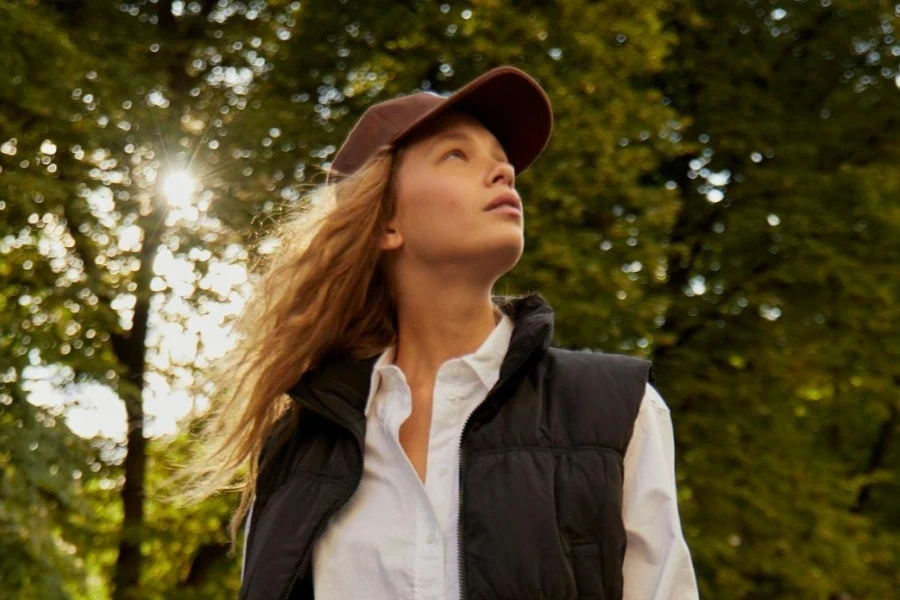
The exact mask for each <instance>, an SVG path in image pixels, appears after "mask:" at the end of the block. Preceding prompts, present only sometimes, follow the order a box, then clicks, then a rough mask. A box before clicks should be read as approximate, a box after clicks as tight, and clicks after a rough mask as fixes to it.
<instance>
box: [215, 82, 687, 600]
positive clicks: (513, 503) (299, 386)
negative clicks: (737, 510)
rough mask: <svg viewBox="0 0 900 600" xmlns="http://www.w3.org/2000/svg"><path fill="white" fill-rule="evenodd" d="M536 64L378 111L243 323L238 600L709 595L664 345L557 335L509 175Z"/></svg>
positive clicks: (538, 100)
mask: <svg viewBox="0 0 900 600" xmlns="http://www.w3.org/2000/svg"><path fill="white" fill-rule="evenodd" d="M551 128H552V112H551V108H550V103H549V100H548V99H547V96H546V94H545V93H544V91H543V90H542V89H541V88H540V86H539V85H538V84H537V83H536V82H535V81H534V80H532V79H531V78H530V77H528V76H527V75H526V74H525V73H523V72H521V71H519V70H517V69H514V68H511V67H500V68H497V69H493V70H491V71H489V72H487V73H485V74H484V75H482V76H481V77H479V78H477V79H475V80H473V81H472V82H470V83H469V84H467V85H466V86H464V87H463V88H461V89H460V90H458V91H457V92H456V93H455V94H453V95H451V96H449V97H441V96H438V95H436V94H430V93H420V94H413V95H409V96H403V97H400V98H395V99H392V100H388V101H385V102H382V103H380V104H377V105H375V106H373V107H371V108H370V109H369V110H368V111H367V112H366V113H365V114H364V115H363V116H362V118H361V119H360V120H359V122H358V123H357V124H356V126H355V127H354V129H353V131H352V132H351V133H350V135H349V136H348V138H347V139H346V141H345V142H344V144H343V145H342V147H341V149H340V150H339V151H338V154H337V155H336V156H335V159H334V161H333V163H332V175H333V179H332V180H331V181H329V182H328V184H327V185H326V186H325V188H324V190H321V191H322V192H323V193H324V194H327V195H325V196H323V197H322V198H321V199H319V200H318V201H315V202H312V203H311V205H310V206H311V207H312V208H313V209H312V210H310V211H307V212H305V213H303V214H301V215H300V216H299V217H298V218H297V219H295V220H294V221H292V222H289V223H288V224H286V225H285V226H284V227H283V229H282V231H281V232H279V236H278V239H279V240H280V241H281V244H282V247H281V249H280V250H279V251H278V252H277V253H276V255H275V258H274V261H273V264H271V265H270V266H269V267H268V269H267V270H266V272H265V274H264V276H263V278H262V279H261V283H260V285H259V288H258V291H257V293H256V294H255V295H254V296H253V297H252V299H251V301H250V304H249V305H248V308H247V311H246V313H245V314H243V315H242V316H241V318H240V320H239V322H238V330H239V333H241V334H242V336H243V337H242V341H241V342H240V343H239V345H238V346H237V347H236V348H235V350H234V351H232V352H231V354H230V355H229V359H228V360H226V361H224V362H223V364H222V368H221V369H220V372H219V374H218V382H219V384H220V388H221V389H223V390H225V391H224V392H222V394H223V396H224V399H223V401H222V403H221V408H220V409H219V411H218V413H217V415H216V417H215V418H214V419H213V421H212V425H211V427H210V430H211V431H212V432H213V433H214V434H215V435H216V436H217V437H216V440H217V443H214V444H212V445H211V446H210V448H211V449H212V450H211V451H210V452H209V453H208V454H207V455H206V456H205V457H204V458H202V459H201V463H200V464H202V465H203V470H204V471H205V478H201V484H202V485H201V488H200V490H201V492H202V491H203V490H206V491H209V490H210V489H213V488H215V487H217V486H219V485H221V484H222V483H224V482H228V481H230V480H231V479H232V478H233V476H234V475H235V474H236V473H237V472H238V471H239V469H240V467H241V465H245V464H249V465H250V467H251V468H250V472H249V475H248V476H247V477H246V478H245V480H243V481H242V482H241V483H240V484H239V485H240V486H241V488H242V489H243V498H242V502H241V506H240V508H239V509H238V511H237V514H236V515H235V519H234V521H233V523H232V534H233V535H234V533H235V531H236V529H237V527H238V524H239V523H240V522H241V521H242V520H243V518H244V517H245V513H246V512H247V510H248V508H251V506H252V509H251V510H250V511H249V513H250V514H249V517H248V518H247V520H246V523H247V527H246V530H245V536H246V538H245V548H244V563H243V572H242V588H241V598H246V599H252V600H263V599H267V600H268V599H273V600H274V599H278V598H312V597H315V598H317V599H319V600H321V599H337V598H385V599H387V598H391V599H393V598H404V599H405V598H409V599H413V598H435V599H437V598H440V599H449V598H469V599H481V598H485V599H487V598H492V599H494V598H516V599H524V598H603V599H606V600H613V599H620V598H626V599H628V600H637V599H657V600H662V599H663V598H665V599H677V600H686V599H690V598H696V597H697V590H696V583H695V578H694V573H693V567H692V565H691V560H690V554H689V551H688V549H687V546H686V544H685V542H684V539H683V536H682V533H681V527H680V523H679V515H678V507H677V502H676V496H675V478H674V467H673V440H672V430H671V420H670V416H669V412H668V409H667V408H666V405H665V403H664V402H663V400H662V398H661V397H660V396H659V394H658V393H657V392H656V390H655V389H654V388H653V386H652V385H651V384H652V382H653V375H652V370H651V365H650V363H649V362H648V361H645V360H642V359H638V358H634V357H629V356H624V355H617V354H593V353H590V352H572V351H566V350H562V349H558V348H552V347H550V341H551V338H552V332H553V311H552V309H551V308H550V307H549V306H548V305H547V303H546V302H545V301H544V300H543V298H542V297H541V296H540V295H538V294H535V293H532V294H527V295H524V296H517V297H501V296H494V295H492V289H493V286H494V284H495V282H496V281H497V280H498V279H499V278H500V277H501V276H502V275H503V274H504V273H506V272H508V271H509V270H510V269H512V268H513V266H514V265H515V264H516V263H517V262H518V260H519V258H520V257H521V255H522V251H523V244H524V222H523V212H522V202H521V199H520V198H519V195H518V193H517V191H516V187H515V177H516V175H517V174H518V173H521V172H522V171H523V170H525V168H527V167H528V166H529V165H530V164H531V163H532V161H534V160H535V159H536V158H537V156H538V155H539V154H540V153H541V152H542V151H543V148H544V147H545V145H546V143H547V141H548V140H549V137H550V132H551Z"/></svg>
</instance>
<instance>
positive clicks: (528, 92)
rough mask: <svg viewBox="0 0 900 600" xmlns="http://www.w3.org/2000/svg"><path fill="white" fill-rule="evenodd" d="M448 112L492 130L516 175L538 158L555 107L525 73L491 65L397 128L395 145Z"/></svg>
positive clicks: (550, 124)
mask: <svg viewBox="0 0 900 600" xmlns="http://www.w3.org/2000/svg"><path fill="white" fill-rule="evenodd" d="M450 110H461V111H463V112H466V113H468V114H471V115H472V116H473V117H475V118H476V119H478V120H479V121H480V122H481V123H482V124H483V125H484V126H485V127H486V128H487V129H488V130H489V131H490V132H491V133H493V134H494V136H495V137H496V138H497V140H498V141H499V142H500V144H501V145H502V146H503V149H504V151H505V152H506V155H507V158H509V162H510V163H511V164H512V165H513V167H515V169H516V173H521V172H522V171H524V170H525V169H527V168H528V166H529V165H531V163H533V162H534V161H535V159H537V157H538V156H540V154H541V152H543V151H544V148H545V147H546V146H547V143H548V142H549V141H550V134H551V132H552V131H553V109H552V107H551V105H550V99H549V98H548V97H547V94H546V93H545V92H544V90H543V89H541V86H540V85H538V83H537V82H536V81H535V80H534V79H532V78H531V77H529V76H528V75H527V74H526V73H524V72H523V71H520V70H519V69H516V68H515V67H509V66H505V67H497V68H495V69H491V70H490V71H488V72H486V73H484V74H483V75H481V76H480V77H477V78H475V79H473V80H472V81H470V82H469V83H468V84H466V85H465V86H463V87H461V88H460V89H459V90H457V91H456V92H455V93H453V94H452V95H450V96H448V97H447V100H446V101H445V102H443V103H441V104H439V105H437V106H436V107H434V108H433V109H432V110H430V111H428V112H426V113H425V114H423V115H422V116H421V117H419V119H417V120H416V121H415V122H414V123H412V124H411V125H410V126H409V127H407V128H406V129H405V130H404V131H402V132H399V133H398V134H397V135H396V136H395V137H394V139H393V140H392V143H394V144H399V143H402V142H403V141H404V140H406V139H407V138H409V137H410V136H412V135H414V134H415V133H416V132H419V131H421V130H422V129H424V128H426V127H427V126H428V125H430V124H432V123H434V122H435V121H436V120H437V119H438V118H439V117H440V116H441V115H443V114H445V113H447V112H448V111H450Z"/></svg>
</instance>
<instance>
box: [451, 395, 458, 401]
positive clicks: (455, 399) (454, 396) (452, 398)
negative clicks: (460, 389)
mask: <svg viewBox="0 0 900 600" xmlns="http://www.w3.org/2000/svg"><path fill="white" fill-rule="evenodd" d="M457 400H459V396H457V395H456V394H453V395H451V396H450V401H451V402H456V401H457Z"/></svg>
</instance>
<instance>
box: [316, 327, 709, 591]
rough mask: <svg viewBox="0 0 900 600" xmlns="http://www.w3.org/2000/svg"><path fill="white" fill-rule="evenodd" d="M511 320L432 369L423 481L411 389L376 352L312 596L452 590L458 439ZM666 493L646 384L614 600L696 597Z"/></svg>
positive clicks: (667, 470)
mask: <svg viewBox="0 0 900 600" xmlns="http://www.w3.org/2000/svg"><path fill="white" fill-rule="evenodd" d="M512 329H513V323H512V320H511V319H510V318H509V317H508V316H507V315H505V314H503V315H502V317H501V320H500V322H499V323H498V325H497V326H496V327H495V329H494V330H493V332H492V333H491V334H490V335H489V336H488V337H487V339H486V340H485V341H484V342H483V343H482V345H481V347H479V348H478V350H476V351H475V352H473V353H472V354H468V355H466V356H463V357H459V358H452V359H450V360H448V361H446V362H445V363H444V364H443V365H441V368H440V369H439V370H438V372H437V377H436V381H435V387H434V394H433V408H432V423H431V431H430V435H429V439H428V454H427V465H426V476H425V483H424V484H423V483H422V481H421V480H420V479H419V476H418V475H417V474H416V471H415V469H414V468H413V466H412V463H411V462H410V461H409V458H408V457H407V455H406V453H405V452H404V450H403V447H402V446H401V445H400V436H399V430H400V425H401V424H402V423H403V422H404V421H405V420H406V419H407V418H408V417H409V416H410V414H411V412H412V394H411V391H410V388H409V385H408V384H407V382H406V378H405V376H404V374H403V371H401V370H400V368H399V367H397V366H396V365H395V364H393V360H394V356H395V351H396V347H395V346H392V347H390V348H388V349H387V350H385V352H383V353H382V354H381V356H380V357H379V358H378V360H377V362H376V363H375V366H374V368H373V371H372V379H371V387H370V392H369V398H368V401H367V403H366V408H365V414H366V419H367V427H366V439H365V461H364V469H363V476H362V481H361V482H360V484H359V488H358V489H357V490H356V493H355V494H354V495H353V497H352V498H351V499H350V501H349V502H348V503H347V504H346V505H344V507H343V508H342V509H341V510H340V511H338V512H337V513H335V514H334V515H333V516H332V517H331V520H330V521H329V523H328V525H327V527H326V528H325V530H324V531H323V533H322V535H321V537H320V538H319V539H318V541H317V542H316V545H315V547H314V548H313V584H314V586H315V596H316V599H317V600H344V599H346V598H375V599H384V600H388V599H391V600H396V599H402V600H456V598H458V597H459V591H460V590H459V586H460V581H459V564H458V559H459V556H458V553H459V546H458V537H457V536H458V530H457V524H458V519H459V512H458V508H459V444H460V436H461V434H462V428H463V425H464V424H465V422H466V420H467V418H468V417H469V415H470V414H471V413H472V412H473V411H474V410H475V409H476V408H477V407H478V405H479V404H481V402H482V401H484V399H485V398H486V397H487V394H488V392H489V391H490V390H491V388H492V387H493V386H494V384H495V383H496V382H497V380H498V379H499V373H500V364H501V363H502V361H503V358H504V356H505V355H506V351H507V349H508V347H509V342H510V338H511V336H512ZM675 491H676V488H675V468H674V440H673V433H672V422H671V416H670V414H669V409H668V407H667V406H666V404H665V402H664V401H663V399H662V398H661V397H660V395H659V394H658V393H657V391H656V390H655V389H654V388H653V386H651V385H650V384H649V383H648V384H647V388H646V393H645V395H644V398H643V401H642V402H641V406H640V409H639V411H638V415H637V419H636V421H635V426H634V433H633V436H632V438H631V441H630V443H629V446H628V448H627V452H626V454H625V458H624V489H623V502H624V504H623V515H622V517H623V521H624V525H625V531H626V537H627V546H626V550H625V557H624V563H623V566H622V571H623V578H624V600H693V599H696V598H698V592H697V583H696V578H695V575H694V569H693V565H692V563H691V556H690V552H689V550H688V547H687V544H686V543H685V540H684V537H683V535H682V531H681V523H680V518H679V514H678V504H677V499H676V493H675Z"/></svg>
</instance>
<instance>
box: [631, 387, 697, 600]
mask: <svg viewBox="0 0 900 600" xmlns="http://www.w3.org/2000/svg"><path fill="white" fill-rule="evenodd" d="M624 471H625V475H624V477H625V481H624V488H623V505H622V517H623V521H624V524H625V534H626V541H627V545H626V548H625V558H624V562H623V564H622V576H623V580H624V581H623V584H624V592H623V600H697V599H698V598H699V592H698V590H697V580H696V576H695V574H694V566H693V564H692V562H691V554H690V550H688V547H687V543H686V542H685V540H684V536H683V534H682V531H681V520H680V517H679V514H678V497H677V495H676V489H675V442H674V434H673V432H672V417H671V414H670V412H669V407H668V406H667V405H666V403H665V402H664V401H663V399H662V397H661V396H660V395H659V392H657V391H656V389H655V388H654V387H653V386H652V385H651V384H650V383H648V384H647V389H646V392H645V394H644V398H643V400H642V402H641V407H640V409H639V410H638V416H637V418H636V420H635V425H634V433H633V434H632V437H631V441H630V442H629V444H628V448H627V450H626V453H625V459H624Z"/></svg>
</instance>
